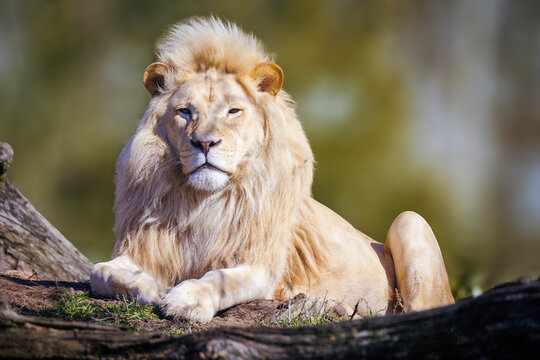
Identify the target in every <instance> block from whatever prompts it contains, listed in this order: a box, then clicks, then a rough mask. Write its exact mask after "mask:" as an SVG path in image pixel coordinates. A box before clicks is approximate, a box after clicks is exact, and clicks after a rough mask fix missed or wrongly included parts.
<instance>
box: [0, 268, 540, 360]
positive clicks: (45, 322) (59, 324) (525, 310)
mask: <svg viewBox="0 0 540 360" xmlns="http://www.w3.org/2000/svg"><path fill="white" fill-rule="evenodd" d="M539 343H540V280H539V279H524V280H520V281H516V282H513V283H506V284H503V285H501V286H498V287H496V288H494V289H491V290H489V291H487V292H485V293H484V294H482V295H481V296H479V297H476V298H467V299H464V300H461V301H458V302H457V303H456V304H454V305H451V306H447V307H443V308H437V309H432V310H428V311H422V312H416V313H409V314H402V315H393V316H384V317H373V318H368V319H363V320H353V321H343V322H339V323H333V324H328V325H320V326H314V327H304V328H294V329H292V328H220V329H215V330H211V331H207V332H203V333H199V334H194V335H187V336H165V335H162V334H158V333H151V334H135V333H130V332H128V331H127V330H125V329H121V328H115V327H111V326H104V325H98V324H92V323H83V322H68V321H63V320H58V319H43V318H31V317H24V316H21V315H18V314H16V313H15V312H14V311H12V310H11V309H10V308H9V306H8V305H7V304H6V303H5V302H2V303H1V305H0V358H23V357H24V358H27V357H47V358H50V357H54V358H56V357H68V358H118V357H122V358H132V359H138V358H145V359H158V358H182V359H208V358H222V359H253V358H267V359H329V358H330V359H349V358H355V359H514V358H519V359H527V358H535V355H534V354H535V353H536V351H537V349H538V344H539Z"/></svg>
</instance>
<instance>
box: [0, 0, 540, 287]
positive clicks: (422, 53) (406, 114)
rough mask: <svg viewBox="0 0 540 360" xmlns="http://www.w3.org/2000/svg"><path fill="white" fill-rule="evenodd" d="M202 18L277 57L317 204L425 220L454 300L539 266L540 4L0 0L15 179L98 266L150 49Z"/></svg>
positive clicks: (360, 220)
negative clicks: (293, 103)
mask: <svg viewBox="0 0 540 360" xmlns="http://www.w3.org/2000/svg"><path fill="white" fill-rule="evenodd" d="M211 14H214V15H216V16H219V17H222V18H224V19H229V20H231V21H234V22H236V23H237V24H239V25H240V26H241V27H242V28H244V29H246V30H247V31H250V32H253V33H255V34H256V35H257V36H258V37H259V38H260V39H261V40H262V42H263V43H264V44H265V45H266V48H267V49H268V50H269V51H270V52H272V53H275V54H276V60H277V62H278V64H280V65H281V67H282V68H283V69H284V72H285V89H286V90H287V91H288V92H290V93H291V94H292V96H293V97H294V98H295V99H296V100H297V102H298V113H299V115H300V118H301V120H302V122H303V124H304V127H305V130H306V132H307V134H308V137H309V139H310V141H311V144H312V147H313V151H314V153H315V156H316V159H317V168H316V173H315V183H314V187H313V193H314V196H315V198H317V199H318V200H319V201H321V202H322V203H324V204H326V205H328V206H329V207H331V208H332V209H334V210H335V211H337V212H338V213H340V214H341V215H342V216H343V217H345V218H346V219H347V220H348V221H350V222H351V223H352V224H353V225H354V226H355V227H357V228H359V229H361V230H362V231H364V232H365V233H367V234H368V235H370V236H372V237H374V238H375V239H378V240H379V241H384V239H385V237H386V232H387V230H388V227H389V226H390V224H391V223H392V221H393V219H394V218H395V217H396V216H397V215H398V214H399V213H400V212H401V211H403V210H406V209H409V210H414V211H417V212H419V213H420V214H422V215H423V216H424V217H425V218H426V219H427V220H428V221H429V223H430V224H431V225H432V227H433V229H434V231H435V234H436V235H437V237H438V239H439V242H440V245H441V248H442V251H443V255H444V258H445V261H446V264H447V267H448V271H449V274H450V278H451V283H452V288H453V290H454V293H455V294H456V295H457V296H459V297H462V296H466V295H469V294H470V293H471V292H472V291H474V290H476V289H484V288H485V287H487V286H491V285H493V284H495V283H498V282H501V281H504V280H508V279H512V278H516V277H518V276H522V275H527V274H530V275H538V274H539V273H540V2H538V1H535V0H531V1H525V0H519V1H514V0H506V1H505V0H486V1H468V0H463V1H435V0H434V1H431V0H429V1H428V0H426V1H422V0H420V1H406V2H402V1H377V0H375V1H352V0H351V1H347V0H340V1H320V0H305V1H277V0H274V1H270V0H267V1H265V0H255V1H201V0H191V1H188V0H186V1H136V0H129V1H119V0H115V1H111V0H92V1H77V0H71V1H23V0H13V1H9V0H0V141H7V142H9V143H10V144H11V145H12V146H13V148H14V150H15V162H14V164H13V166H12V168H11V169H10V172H9V177H10V179H11V181H12V182H13V183H14V184H15V185H16V186H17V187H18V188H19V189H20V190H21V191H22V192H23V193H24V194H25V195H26V196H27V197H28V198H29V199H30V201H31V202H32V203H33V204H34V205H35V206H36V207H37V209H38V210H39V211H41V212H42V213H43V214H44V215H45V216H46V217H47V218H48V219H49V220H50V221H51V222H52V223H53V224H54V225H55V226H57V227H58V228H59V230H60V231H61V232H62V233H63V234H65V235H66V237H67V238H68V239H69V240H70V241H72V242H73V243H74V244H75V245H76V246H77V247H78V248H79V249H80V250H81V251H82V252H83V253H84V254H86V255H87V256H88V257H89V258H90V259H91V260H92V261H94V262H96V261H103V260H107V259H108V258H109V256H110V251H111V249H112V245H113V234H112V226H113V214H112V205H113V191H114V189H113V176H114V164H115V161H116V157H117V156H118V153H119V152H120V150H121V148H122V147H123V145H124V144H125V143H126V141H127V140H128V139H129V137H130V136H131V135H132V134H133V132H134V131H135V128H136V126H137V124H138V121H139V119H140V117H141V115H142V114H143V112H144V110H145V108H146V106H147V104H148V101H149V99H150V96H149V95H148V94H147V92H146V90H145V89H144V86H143V85H142V81H141V78H142V74H143V71H144V69H145V67H146V66H147V65H148V64H150V63H151V62H152V61H153V59H154V55H153V49H154V44H155V42H156V41H157V40H158V39H159V38H160V37H161V36H162V35H163V34H164V32H165V31H166V29H167V28H169V27H170V26H171V25H173V24H174V23H176V22H177V21H179V20H181V19H183V18H186V17H189V16H193V15H199V16H207V15H211ZM239 56H241V54H239Z"/></svg>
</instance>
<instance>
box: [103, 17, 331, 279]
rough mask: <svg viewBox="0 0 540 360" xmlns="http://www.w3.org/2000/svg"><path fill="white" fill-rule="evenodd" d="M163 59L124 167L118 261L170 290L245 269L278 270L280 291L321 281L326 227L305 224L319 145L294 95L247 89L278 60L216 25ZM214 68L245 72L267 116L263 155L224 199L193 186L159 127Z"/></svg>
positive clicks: (191, 28)
mask: <svg viewBox="0 0 540 360" xmlns="http://www.w3.org/2000/svg"><path fill="white" fill-rule="evenodd" d="M157 57H158V60H159V61H161V62H164V63H166V64H167V65H168V66H169V69H170V71H168V73H167V74H166V76H165V81H164V83H163V87H162V91H161V92H160V94H159V95H157V96H154V97H153V98H152V100H151V101H150V104H149V106H148V109H147V110H146V112H145V114H144V116H143V118H142V120H141V123H140V125H139V127H138V129H137V131H136V133H135V135H134V136H133V137H132V138H131V139H130V141H129V142H128V144H127V145H126V146H125V148H124V149H123V150H122V152H121V154H120V157H119V159H118V162H117V168H116V172H117V174H116V181H115V182H116V194H115V195H116V199H115V219H116V220H115V235H116V244H115V248H114V251H113V256H120V255H129V256H131V257H132V258H133V259H134V260H135V262H136V263H138V264H140V265H141V266H142V267H143V268H144V269H145V270H146V271H147V272H149V273H150V274H152V275H153V276H155V277H156V278H157V279H158V280H159V281H161V283H162V285H163V286H172V285H175V284H177V283H179V282H180V281H183V280H185V279H189V278H199V277H201V276H202V275H203V274H205V273H206V272H207V271H209V270H212V269H218V268H224V267H233V266H235V265H238V264H242V263H250V264H258V265H264V266H265V267H267V268H268V269H271V270H272V271H273V274H272V275H273V278H274V281H275V284H276V285H277V282H279V281H283V282H284V284H289V285H292V283H293V282H295V281H298V279H299V278H310V277H313V276H314V274H316V273H317V271H318V268H319V266H320V265H321V264H322V263H323V262H324V259H325V256H324V249H323V246H324V245H322V243H321V241H320V239H318V237H317V236H316V235H315V234H316V231H314V227H315V226H316V224H309V222H307V221H306V220H305V219H306V218H307V215H308V212H309V211H312V210H311V209H310V208H309V205H308V203H307V199H308V198H309V197H310V196H311V183H312V177H313V155H312V152H311V149H310V146H309V144H308V141H307V139H306V136H305V134H304V132H303V130H302V127H301V125H300V123H299V121H298V119H297V116H296V113H295V110H294V103H293V101H292V100H291V98H290V97H289V95H287V93H286V92H285V91H280V92H279V93H278V95H277V96H275V97H273V96H271V95H269V94H260V93H257V89H255V88H253V86H251V88H250V87H249V82H248V81H245V79H246V78H247V77H248V76H249V75H248V74H249V72H250V71H251V70H252V69H253V68H254V67H255V66H256V65H257V64H258V63H260V62H262V61H269V60H270V57H269V56H268V55H267V54H266V53H265V52H264V51H263V48H262V46H261V45H260V44H259V42H258V41H257V40H256V39H255V38H254V37H253V36H252V35H248V34H245V33H243V32H242V31H241V30H240V29H238V28H237V27H236V26H235V25H233V24H228V23H223V22H221V21H220V20H218V19H215V18H212V19H190V20H188V21H186V22H183V23H180V24H178V25H177V26H175V27H174V28H173V29H172V31H171V32H170V33H169V34H168V35H167V36H166V37H165V38H164V39H163V40H162V41H161V42H160V43H159V45H158V49H157ZM210 68H215V69H217V70H219V71H222V72H225V73H230V74H235V76H236V78H237V79H238V81H239V82H240V83H241V84H243V86H244V87H245V89H246V91H247V92H248V93H251V94H252V96H253V98H254V99H255V101H256V103H257V106H258V108H260V109H261V110H262V114H263V117H264V118H263V119H262V121H263V124H264V125H263V128H264V142H263V144H262V146H261V148H260V149H259V152H258V155H257V156H256V157H255V158H254V159H253V160H252V161H249V162H246V163H244V164H242V166H241V167H240V168H239V169H238V171H237V172H236V173H235V174H234V175H233V176H232V177H231V179H230V182H229V184H228V185H227V187H226V188H225V189H224V190H222V191H220V192H217V193H204V192H201V191H195V190H193V189H192V188H190V187H189V186H188V185H187V184H186V178H185V176H184V175H183V174H182V171H181V168H180V167H181V164H179V162H178V161H177V160H176V158H175V157H174V156H172V155H171V153H170V150H169V148H168V146H167V143H166V140H164V139H163V137H162V136H160V134H159V128H158V122H159V117H160V116H161V115H162V114H163V113H164V111H165V109H166V108H167V106H168V101H169V98H170V96H171V94H172V93H174V91H175V90H176V89H178V85H179V84H181V83H182V81H183V79H184V78H185V76H186V75H187V74H189V73H192V72H204V71H205V70H207V69H210ZM252 121H256V119H252Z"/></svg>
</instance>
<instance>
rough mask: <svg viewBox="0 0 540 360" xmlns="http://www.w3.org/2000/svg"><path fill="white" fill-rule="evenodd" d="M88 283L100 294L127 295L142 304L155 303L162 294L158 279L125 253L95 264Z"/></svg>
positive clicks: (157, 302)
mask: <svg viewBox="0 0 540 360" xmlns="http://www.w3.org/2000/svg"><path fill="white" fill-rule="evenodd" d="M90 285H91V286H92V290H93V291H94V292H96V293H98V294H100V295H107V296H120V295H128V296H131V297H133V298H136V299H138V301H140V302H142V303H144V304H153V305H157V304H159V301H160V300H161V297H162V295H163V290H162V288H161V286H160V284H159V283H158V281H157V280H156V279H154V278H153V277H152V276H150V275H149V274H148V273H146V272H144V271H143V269H141V268H140V267H139V266H138V265H137V264H135V263H134V262H133V261H132V260H131V259H130V258H129V257H128V256H125V255H124V256H119V257H117V258H115V259H113V260H111V261H107V262H102V263H97V264H95V265H94V266H93V268H92V272H91V274H90Z"/></svg>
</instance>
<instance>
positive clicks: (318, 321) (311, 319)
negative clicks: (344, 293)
mask: <svg viewBox="0 0 540 360" xmlns="http://www.w3.org/2000/svg"><path fill="white" fill-rule="evenodd" d="M343 320H345V318H344V317H342V316H338V315H336V314H335V313H334V312H332V311H326V312H324V313H323V314H322V315H320V316H305V315H298V316H294V317H291V319H290V320H289V319H288V318H285V319H283V318H282V319H270V320H269V321H268V322H266V321H261V322H260V323H259V324H257V327H287V328H291V327H300V326H314V325H323V324H329V323H333V322H338V321H343Z"/></svg>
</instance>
